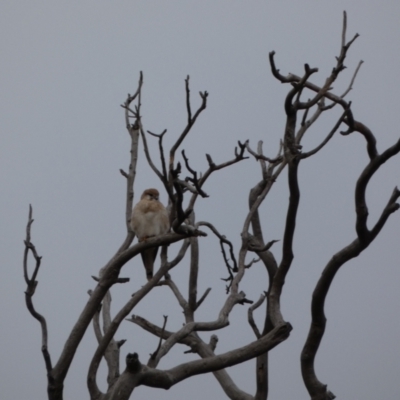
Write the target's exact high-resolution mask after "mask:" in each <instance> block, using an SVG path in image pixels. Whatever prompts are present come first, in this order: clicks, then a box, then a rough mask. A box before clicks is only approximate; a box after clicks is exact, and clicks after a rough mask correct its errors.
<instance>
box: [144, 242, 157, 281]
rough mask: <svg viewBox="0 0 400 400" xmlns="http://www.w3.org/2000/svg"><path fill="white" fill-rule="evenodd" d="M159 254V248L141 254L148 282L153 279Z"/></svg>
mask: <svg viewBox="0 0 400 400" xmlns="http://www.w3.org/2000/svg"><path fill="white" fill-rule="evenodd" d="M157 252H158V246H156V247H151V248H150V249H146V250H143V251H142V253H141V255H142V260H143V265H144V268H145V270H146V277H147V280H148V281H149V280H150V279H151V278H153V270H154V261H155V260H156V257H157Z"/></svg>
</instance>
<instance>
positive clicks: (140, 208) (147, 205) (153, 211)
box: [131, 189, 169, 280]
mask: <svg viewBox="0 0 400 400" xmlns="http://www.w3.org/2000/svg"><path fill="white" fill-rule="evenodd" d="M158 197H159V193H158V190H157V189H146V190H145V191H144V192H143V194H142V197H141V198H140V201H139V202H138V203H137V204H136V206H135V207H134V208H133V211H132V217H131V228H132V230H133V231H134V232H135V234H136V236H137V237H138V240H139V242H142V241H143V240H146V239H148V238H150V237H153V236H158V235H163V234H164V233H167V232H168V231H169V216H168V212H167V210H166V209H165V207H164V206H163V205H162V203H160V202H159V201H158ZM157 252H158V246H156V247H152V248H150V249H147V250H143V251H142V253H141V255H142V260H143V264H144V267H145V269H146V276H147V279H148V280H150V279H151V278H152V277H153V268H154V261H155V259H156V256H157Z"/></svg>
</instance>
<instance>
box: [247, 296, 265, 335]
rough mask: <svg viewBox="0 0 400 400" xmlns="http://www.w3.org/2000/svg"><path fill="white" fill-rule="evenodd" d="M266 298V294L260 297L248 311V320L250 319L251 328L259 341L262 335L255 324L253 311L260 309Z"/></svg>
mask: <svg viewBox="0 0 400 400" xmlns="http://www.w3.org/2000/svg"><path fill="white" fill-rule="evenodd" d="M265 298H266V294H262V295H260V298H259V299H258V300H257V301H256V302H255V303H254V304H253V305H252V306H251V307H249V309H248V310H247V319H248V321H249V324H250V326H251V328H252V329H253V332H254V334H255V335H256V338H257V339H259V338H260V337H261V334H260V331H259V330H258V328H257V325H256V323H255V322H254V318H253V311H254V310H255V309H257V308H258V307H260V306H261V304H262V303H264V300H265Z"/></svg>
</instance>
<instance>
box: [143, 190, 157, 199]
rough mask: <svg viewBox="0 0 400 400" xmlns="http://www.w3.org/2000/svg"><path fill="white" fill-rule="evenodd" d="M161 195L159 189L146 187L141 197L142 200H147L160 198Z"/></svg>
mask: <svg viewBox="0 0 400 400" xmlns="http://www.w3.org/2000/svg"><path fill="white" fill-rule="evenodd" d="M159 196H160V193H158V190H157V189H146V190H145V191H144V192H143V194H142V197H141V198H140V199H141V200H143V199H146V200H158V198H159Z"/></svg>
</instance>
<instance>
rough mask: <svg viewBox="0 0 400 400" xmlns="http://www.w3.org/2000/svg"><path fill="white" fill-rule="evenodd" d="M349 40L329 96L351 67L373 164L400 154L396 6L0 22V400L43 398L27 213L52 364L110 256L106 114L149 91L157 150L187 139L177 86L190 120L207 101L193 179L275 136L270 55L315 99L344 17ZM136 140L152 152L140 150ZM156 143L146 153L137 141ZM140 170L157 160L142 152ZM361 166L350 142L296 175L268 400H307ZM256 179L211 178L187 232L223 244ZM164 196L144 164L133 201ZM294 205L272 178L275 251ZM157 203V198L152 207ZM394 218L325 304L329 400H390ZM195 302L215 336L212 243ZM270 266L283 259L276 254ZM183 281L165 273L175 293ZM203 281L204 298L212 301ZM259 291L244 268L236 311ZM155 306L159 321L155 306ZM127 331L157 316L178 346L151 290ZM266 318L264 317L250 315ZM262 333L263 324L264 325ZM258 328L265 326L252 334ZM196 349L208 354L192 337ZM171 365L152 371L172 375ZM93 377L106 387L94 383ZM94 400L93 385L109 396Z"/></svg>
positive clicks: (196, 7)
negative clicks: (307, 364)
mask: <svg viewBox="0 0 400 400" xmlns="http://www.w3.org/2000/svg"><path fill="white" fill-rule="evenodd" d="M343 10H347V13H348V38H351V37H352V36H353V35H354V34H355V33H356V32H358V33H359V34H360V35H361V36H360V37H359V38H358V39H357V40H356V42H355V43H354V45H353V47H352V49H351V50H350V53H349V57H348V60H347V62H346V65H347V67H348V69H347V70H346V71H345V72H344V73H343V74H342V77H341V79H340V80H339V82H338V83H337V84H335V91H336V92H337V93H338V94H340V93H341V92H342V91H343V90H344V89H345V88H346V87H347V85H348V83H349V80H350V78H351V76H352V74H353V71H354V69H355V67H356V66H357V63H358V62H359V60H361V59H362V60H364V64H363V66H362V68H361V71H360V73H359V75H358V77H357V80H356V83H355V86H354V89H353V91H352V92H351V93H350V94H349V95H348V99H350V100H352V102H353V103H352V108H353V111H354V114H355V117H356V118H357V120H359V121H362V122H364V123H365V124H366V125H368V126H369V127H370V128H371V130H372V131H373V132H374V133H375V135H376V138H377V141H378V149H379V150H380V151H382V150H383V149H385V148H386V147H388V146H390V145H391V144H393V143H394V142H395V141H396V140H397V139H398V138H399V136H400V132H399V129H398V123H397V122H396V121H397V119H398V113H399V104H398V92H399V89H400V83H399V79H398V74H399V70H400V51H399V43H400V25H399V21H400V3H399V2H398V1H395V0H392V1H389V0H386V1H379V2H378V1H369V0H352V1H340V0H336V1H334V2H333V1H321V0H320V1H315V0H314V1H311V0H303V1H258V0H257V1H247V2H245V1H215V0H214V1H209V0H203V1H201V2H196V1H187V0H185V1H184V0H181V1H177V0H174V1H160V0H159V1H121V2H106V1H96V2H88V1H68V2H54V1H25V0H20V1H17V2H15V1H8V0H3V1H2V3H1V5H0V46H1V54H2V57H1V61H0V69H1V74H0V85H1V88H2V89H1V94H0V109H1V113H0V121H1V125H0V126H1V146H0V185H1V189H2V190H1V192H2V195H1V196H0V213H1V214H0V230H1V231H0V232H1V239H0V254H1V257H2V269H3V279H1V281H0V296H1V300H0V315H1V318H2V323H1V338H2V343H3V344H2V346H1V347H0V360H2V361H1V362H0V376H1V378H0V386H1V398H2V399H21V400H32V399H34V400H36V399H38V400H39V399H43V398H45V397H46V377H45V368H44V363H43V359H42V356H41V352H40V340H41V337H40V329H39V325H38V323H37V321H35V320H33V319H32V317H31V316H30V315H29V314H28V311H27V310H26V308H25V305H24V294H23V291H24V290H25V285H24V281H23V276H22V265H21V263H22V252H23V239H24V235H25V225H26V221H27V214H28V205H29V203H31V204H32V205H33V209H34V218H35V222H34V225H33V242H34V243H35V245H36V247H37V249H38V251H39V253H40V255H42V256H43V266H42V269H41V272H40V276H39V286H38V289H37V293H36V295H35V298H34V302H35V305H36V307H37V309H38V311H40V312H41V313H43V314H44V315H45V316H46V318H47V321H48V325H49V337H50V339H49V340H50V342H49V344H50V351H51V354H52V357H53V359H54V360H56V359H57V357H58V355H59V353H60V351H61V349H62V346H63V343H64V340H65V338H66V336H67V334H68V333H69V330H70V328H71V326H72V324H73V323H74V322H75V320H76V318H77V316H78V314H79V313H80V311H81V309H82V307H83V304H84V302H85V301H86V299H87V297H88V296H87V293H86V292H87V290H88V289H90V288H93V286H94V281H93V280H92V279H91V277H90V276H91V275H96V274H97V272H98V270H99V268H100V267H102V266H103V265H104V264H105V262H106V261H107V260H108V259H109V257H110V256H112V254H113V253H114V252H115V251H116V249H117V247H118V246H119V244H120V242H121V240H122V239H123V237H124V201H125V181H124V179H123V178H122V177H121V176H120V174H119V172H118V169H119V168H126V167H127V163H128V143H129V142H128V134H127V132H126V130H125V128H124V117H123V110H122V109H121V108H120V106H119V105H120V104H121V103H122V102H123V101H124V100H125V97H126V94H127V93H128V92H131V93H132V92H133V91H134V90H135V88H136V84H137V80H138V76H139V71H141V70H142V71H143V73H144V88H143V101H142V104H143V118H144V119H143V121H144V125H145V128H146V129H149V130H151V131H153V132H161V131H162V130H163V129H165V128H167V129H168V134H167V140H166V142H167V145H168V143H171V142H172V141H173V140H174V138H175V137H176V135H177V134H178V133H179V132H180V131H181V130H182V128H183V127H184V125H185V121H186V110H185V102H184V100H185V99H184V78H185V77H186V75H188V74H189V75H190V77H191V81H190V82H191V89H192V92H191V93H192V99H193V100H192V101H193V107H195V106H197V105H198V104H199V99H198V98H197V97H196V96H197V93H198V91H200V90H201V91H203V90H207V91H209V93H210V96H209V102H208V108H207V110H206V111H205V112H204V114H203V115H202V116H201V118H200V120H199V122H198V123H197V124H196V127H195V129H194V130H193V132H192V134H191V136H190V137H189V138H188V140H187V143H185V145H184V146H183V147H184V148H185V149H186V153H187V155H188V156H189V157H190V160H191V162H192V165H193V167H195V168H197V169H198V170H199V171H200V170H204V169H205V168H206V165H207V164H206V160H205V157H204V154H205V153H206V152H208V153H210V154H211V155H212V156H213V158H214V160H215V161H224V160H227V159H229V158H230V157H231V156H232V155H233V149H234V146H235V144H236V143H237V140H241V141H244V140H246V139H250V141H251V143H252V145H253V146H255V145H256V143H257V141H258V140H263V141H264V149H265V153H266V154H267V155H271V156H273V155H275V154H276V152H277V150H278V144H279V139H280V137H281V135H282V132H283V127H284V112H283V99H284V97H285V95H286V93H287V90H288V87H285V86H283V85H281V84H280V83H278V82H277V81H276V80H275V79H274V78H273V77H272V76H271V73H270V69H269V65H268V52H270V51H271V50H275V51H276V62H277V65H278V68H280V70H281V72H282V73H283V74H286V73H288V72H293V73H296V74H301V73H302V71H303V64H304V63H305V62H307V63H309V64H310V66H311V67H318V68H319V69H320V72H319V74H318V75H317V76H315V78H313V81H314V82H316V83H321V82H323V80H324V79H325V77H326V75H327V74H328V73H329V72H330V71H331V68H332V67H333V65H334V61H335V59H334V57H335V56H336V55H337V54H338V51H339V46H340V39H341V37H340V35H341V27H342V12H343ZM338 112H339V110H337V111H334V112H333V116H332V117H331V118H327V119H325V120H324V121H323V122H322V123H319V124H318V125H317V126H316V127H315V129H313V130H312V131H310V132H309V133H308V137H307V138H306V139H305V140H304V146H305V147H306V148H307V147H308V146H309V148H312V147H313V146H314V145H315V144H316V143H319V141H320V140H321V138H322V137H323V136H324V135H326V134H327V132H328V131H329V130H330V128H331V126H332V123H333V121H334V118H336V117H337V115H338ZM149 140H150V139H149ZM150 141H151V140H150ZM151 142H152V145H153V147H152V153H153V154H154V155H156V154H157V147H156V143H155V141H151ZM366 162H367V155H366V151H365V144H364V142H363V140H362V138H361V137H360V135H356V134H354V135H352V136H349V137H342V136H340V135H337V136H336V137H334V138H333V140H332V143H331V144H330V145H329V146H328V147H327V148H326V149H324V150H323V151H322V152H321V153H319V154H318V155H317V156H315V157H313V158H312V159H310V160H306V161H305V162H303V163H302V165H301V168H300V184H301V193H302V197H301V203H300V209H299V218H298V224H297V231H296V235H297V241H296V242H295V248H294V250H295V256H296V259H295V262H294V264H293V267H292V270H291V271H290V273H289V276H288V279H287V281H286V285H285V288H284V294H283V300H282V301H283V313H284V317H285V319H286V320H287V321H290V322H291V323H292V325H293V326H294V330H293V332H292V334H291V336H290V338H289V339H288V340H287V341H286V342H284V343H283V344H281V345H280V346H279V347H278V348H276V349H274V350H273V351H272V353H271V389H270V397H269V398H270V399H272V400H283V399H307V398H308V395H307V392H306V390H305V388H304V386H303V383H302V380H301V375H300V364H299V357H300V351H301V348H302V345H303V343H304V340H305V337H306V335H307V332H308V327H309V321H310V312H309V308H310V306H309V304H310V299H311V292H312V289H313V287H314V285H315V283H316V281H317V279H318V277H319V276H320V273H321V271H322V268H323V266H324V264H325V263H326V262H327V261H328V260H329V258H330V257H331V255H332V254H333V253H334V252H336V251H337V250H339V249H340V248H341V247H343V246H344V245H346V244H348V243H349V242H350V241H351V240H353V239H354V237H355V232H354V211H353V209H354V205H353V188H354V183H355V180H356V179H357V176H358V174H359V173H360V171H361V170H362V168H363V166H364V165H365V164H366ZM399 171H400V157H397V159H394V160H391V161H390V162H388V163H387V164H385V165H384V166H383V167H382V170H381V171H379V172H378V173H377V174H376V176H375V178H374V179H373V181H372V182H371V185H370V187H369V190H368V192H367V195H368V201H369V205H370V216H371V222H373V221H374V220H375V218H376V217H377V215H378V214H379V213H380V211H381V209H382V207H383V206H384V205H385V204H386V202H387V200H388V198H389V196H390V194H391V192H392V190H393V187H394V186H395V185H400V176H399ZM259 178H260V172H259V166H258V164H257V163H256V162H255V161H254V160H247V161H245V162H243V163H242V164H241V165H237V166H234V167H232V168H231V169H230V170H226V171H222V172H221V173H219V174H216V175H215V176H214V177H213V178H212V179H211V180H210V182H209V183H208V185H207V186H206V187H205V191H206V192H208V193H209V194H210V196H211V197H210V198H209V199H204V200H202V201H201V204H200V205H199V208H198V210H197V219H198V220H200V219H203V220H208V221H211V222H213V223H214V224H215V225H216V226H217V227H218V229H219V230H220V231H221V232H222V233H225V234H226V235H227V236H228V237H229V238H230V239H231V240H232V241H233V242H234V243H235V244H236V246H237V245H238V244H239V239H240V238H239V233H240V229H241V226H242V223H243V217H244V215H245V211H246V209H245V208H246V204H247V195H248V191H249V189H250V188H251V187H252V186H254V184H255V183H256V182H257V181H258V180H259ZM146 187H158V188H161V185H160V183H159V182H158V181H157V178H156V176H154V175H153V174H152V173H151V172H150V171H149V168H148V167H147V166H146V163H145V161H144V157H143V155H142V154H141V157H140V161H139V170H138V177H137V184H136V187H135V192H136V195H140V193H141V192H142V190H143V189H145V188H146ZM287 198H288V193H287V190H286V177H285V175H282V176H281V178H280V181H279V182H278V183H277V185H276V187H275V190H274V192H273V193H272V194H271V196H270V197H269V198H268V199H267V200H266V202H265V204H264V206H263V208H262V215H263V219H264V226H265V228H264V229H265V236H266V239H267V240H271V239H280V238H281V236H282V232H283V223H284V215H285V210H286V205H287ZM161 199H162V201H164V202H165V201H166V194H165V193H162V194H161ZM399 216H400V214H398V213H397V214H395V215H393V216H392V217H391V218H390V220H389V221H388V223H387V225H386V226H385V228H384V230H383V232H382V233H381V235H380V236H379V237H378V238H377V240H376V241H375V242H374V243H373V244H372V245H371V247H370V248H369V249H367V250H366V251H365V252H364V253H363V254H362V255H361V256H360V257H359V258H358V259H357V260H353V261H351V262H349V263H348V264H347V265H345V266H344V267H343V268H342V269H341V271H340V273H339V274H338V276H337V278H336V280H335V281H334V284H333V286H332V289H331V291H330V293H329V297H328V300H327V317H328V325H327V333H326V335H325V337H324V339H323V343H322V347H321V350H320V352H319V354H318V358H317V372H318V374H319V376H320V378H321V379H322V380H323V381H324V382H325V383H327V384H328V386H329V388H330V389H331V390H332V391H333V392H334V393H335V394H336V395H337V397H338V398H339V399H354V400H357V399H397V398H400V383H399V379H398V378H399V376H400V361H399V360H400V347H399V345H398V338H399V336H400V322H399V318H398V315H399V304H400V294H399V290H398V287H399V282H400V272H399V263H398V260H399V256H400V247H399V234H400V228H399V226H400V225H399ZM206 248H207V252H206V253H207V254H205V253H203V254H202V256H201V262H202V265H201V268H202V275H201V277H200V285H199V290H200V291H202V290H205V289H206V288H207V287H208V286H212V289H213V290H212V292H211V294H210V296H209V298H208V299H207V301H206V302H205V303H204V306H203V309H202V310H200V312H199V318H204V319H211V318H214V317H215V313H216V310H218V309H219V307H220V306H221V304H222V301H223V299H224V293H225V292H224V283H223V282H222V281H220V280H219V278H220V277H225V275H226V271H225V269H224V265H223V263H222V260H221V256H220V250H219V246H218V243H216V241H215V240H214V239H213V238H212V237H211V236H209V237H208V238H206V239H202V240H201V243H200V249H201V250H203V251H204V250H205V249H206ZM275 254H276V256H277V257H278V259H279V255H280V245H279V244H278V245H277V246H276V249H275ZM185 266H186V267H187V262H186V263H183V264H182V265H181V266H180V267H179V269H177V270H176V271H174V272H173V277H174V279H176V281H177V283H178V284H179V285H180V287H181V288H182V290H184V284H185V282H186V278H187V268H186V270H185ZM142 268H143V267H142V266H141V264H140V262H139V261H138V260H137V259H135V260H134V261H132V262H130V263H129V264H128V265H127V266H125V268H124V270H123V273H122V275H123V276H129V277H130V278H131V282H130V283H128V284H125V285H123V286H120V287H118V288H116V289H117V290H114V291H113V299H114V303H113V310H114V311H116V310H117V309H118V306H121V305H122V304H124V302H125V301H126V299H127V298H128V297H129V296H130V294H131V293H133V292H134V291H135V290H137V288H138V287H140V286H141V285H142V284H143V283H144V273H143V269H142ZM210 277H212V281H211V282H209V279H210ZM266 279H267V278H266V274H265V271H264V270H263V268H262V267H261V266H260V265H258V264H256V265H255V266H254V267H253V268H252V269H251V270H250V271H249V273H248V274H247V278H246V279H245V281H244V282H243V290H244V291H245V292H246V294H247V296H248V298H251V299H253V300H256V299H258V297H259V295H260V294H261V293H262V292H263V291H264V290H266V283H265V282H266ZM155 305H156V306H155ZM134 313H135V314H138V315H142V316H147V317H148V318H149V319H150V320H151V321H153V322H154V323H157V324H161V323H162V316H163V315H164V314H168V315H169V321H168V328H169V329H170V330H173V329H178V328H179V327H180V326H181V324H182V322H183V318H182V314H181V311H180V309H179V308H178V306H177V304H176V301H175V300H174V299H173V298H172V295H171V294H170V293H169V292H168V291H167V289H165V288H159V289H157V290H156V293H155V294H154V296H153V297H151V298H149V299H146V300H145V301H143V303H140V305H139V306H138V308H137V309H136V310H135V311H134ZM246 313H247V309H246V308H244V307H242V308H239V307H237V309H235V311H234V312H233V313H232V316H231V325H230V327H229V329H227V331H226V332H218V335H219V337H220V342H219V344H218V348H217V350H218V352H224V351H227V350H229V349H232V348H233V347H236V346H238V345H240V344H244V343H246V341H249V340H253V334H252V332H251V330H250V328H249V326H248V324H247V322H246ZM260 313H261V312H260ZM259 316H260V317H261V315H260V314H259ZM260 323H261V318H260ZM204 337H207V335H204ZM117 338H118V339H121V338H125V339H128V342H127V343H126V344H125V345H124V347H123V351H122V356H123V357H124V356H125V355H126V353H127V352H133V351H137V352H138V353H139V355H140V356H141V359H142V360H146V358H147V357H148V354H149V353H150V352H152V351H154V348H155V347H156V345H157V341H156V339H155V338H153V337H151V336H148V335H144V334H143V333H142V332H141V331H140V329H139V328H137V327H136V326H133V324H130V323H129V322H126V323H125V324H124V325H123V326H122V327H121V330H120V332H119V333H118V335H117ZM94 349H95V339H94V335H93V333H92V330H91V329H89V330H88V332H87V334H86V336H85V339H84V340H83V342H82V344H81V346H80V347H79V350H78V354H77V357H76V359H75V361H74V363H73V364H72V367H71V371H70V374H69V377H68V378H67V381H66V387H65V399H66V400H69V399H84V398H88V394H87V390H86V384H85V381H86V372H87V366H88V362H89V360H90V357H91V355H92V353H93V351H94ZM182 351H183V349H182V348H179V349H177V350H175V351H173V352H172V354H171V355H170V356H169V357H167V358H166V359H165V361H163V362H162V363H161V365H160V366H159V367H160V368H163V369H165V368H168V367H170V366H173V365H176V364H177V363H179V362H183V361H184V360H189V359H191V358H195V357H194V356H186V355H185V356H184V355H183V354H182ZM103 373H104V371H103ZM229 373H231V374H232V376H233V377H234V378H235V380H236V381H237V383H238V385H239V386H240V387H241V388H242V389H243V390H246V391H249V392H250V393H254V390H255V384H254V381H255V379H254V363H253V362H249V363H247V364H246V365H245V366H240V367H235V368H231V369H229ZM103 387H104V382H103ZM191 388H194V389H193V390H194V392H190V396H191V399H192V400H200V399H203V398H205V396H208V397H209V398H223V396H224V395H223V393H222V391H221V389H220V388H219V386H218V384H217V383H216V381H215V379H214V378H213V377H212V376H211V375H210V376H207V377H195V378H192V379H190V380H188V381H185V382H183V383H182V384H179V385H177V386H176V387H174V388H172V389H171V390H169V391H167V392H165V391H161V390H155V389H152V390H149V389H146V388H139V389H137V390H136V391H135V392H134V395H133V397H132V398H135V399H184V398H187V396H188V393H189V390H192V389H191Z"/></svg>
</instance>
